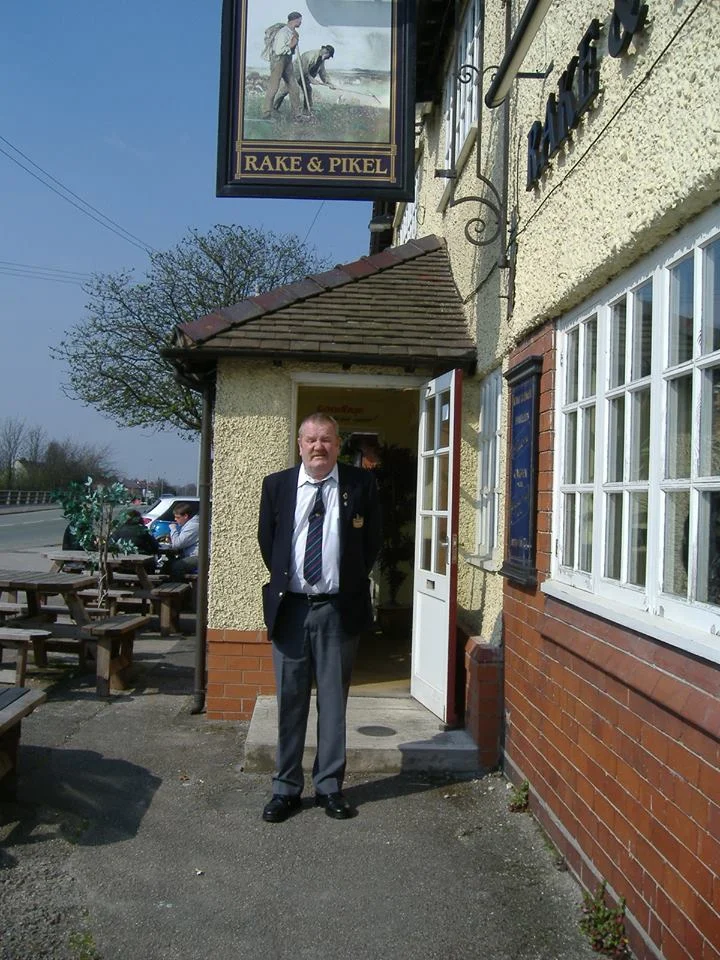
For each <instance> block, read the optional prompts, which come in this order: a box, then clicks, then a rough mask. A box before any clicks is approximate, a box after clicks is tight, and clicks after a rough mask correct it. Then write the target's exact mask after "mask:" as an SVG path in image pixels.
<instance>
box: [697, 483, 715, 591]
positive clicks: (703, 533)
mask: <svg viewBox="0 0 720 960" xmlns="http://www.w3.org/2000/svg"><path fill="white" fill-rule="evenodd" d="M700 507H701V509H700V524H699V530H698V589H697V598H698V600H702V601H703V603H716V604H720V492H718V491H717V490H715V491H713V492H712V493H706V494H703V496H702V498H701V505H700Z"/></svg>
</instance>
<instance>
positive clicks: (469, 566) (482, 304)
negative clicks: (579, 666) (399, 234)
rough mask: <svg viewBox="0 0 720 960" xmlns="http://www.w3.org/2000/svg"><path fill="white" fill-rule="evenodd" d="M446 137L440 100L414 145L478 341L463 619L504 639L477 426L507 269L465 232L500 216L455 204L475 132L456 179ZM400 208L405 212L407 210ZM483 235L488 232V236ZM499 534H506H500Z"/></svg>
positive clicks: (494, 13)
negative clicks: (483, 552)
mask: <svg viewBox="0 0 720 960" xmlns="http://www.w3.org/2000/svg"><path fill="white" fill-rule="evenodd" d="M486 12H487V17H488V22H487V23H486V30H485V63H486V64H492V63H498V62H499V60H500V57H501V56H502V43H503V37H504V3H503V2H502V0H486ZM449 55H450V51H448V56H449ZM448 63H449V60H448ZM448 68H449V67H448V65H447V64H446V69H448ZM486 82H487V80H486ZM500 132H501V131H500V127H499V125H498V123H497V120H496V118H495V117H490V118H489V126H488V128H487V130H483V133H482V138H481V140H482V142H481V153H482V158H483V172H484V174H485V176H487V177H488V178H489V179H490V180H494V179H497V182H498V185H499V183H500V180H499V177H498V172H499V164H500V146H501V143H500ZM446 136H447V131H446V129H445V122H444V111H443V104H442V103H437V104H434V105H433V108H432V110H431V111H430V112H429V113H427V114H426V116H425V118H424V122H423V126H422V131H421V133H420V135H419V136H418V138H417V143H416V146H417V157H418V163H419V165H420V166H421V169H422V174H421V179H420V188H419V195H418V200H417V202H418V232H419V235H420V236H424V235H427V234H436V235H438V236H442V237H444V239H445V241H446V243H447V246H448V253H449V256H450V261H451V263H452V269H453V275H454V277H455V282H456V284H457V286H458V289H459V292H460V296H461V297H462V298H463V300H465V301H466V304H465V310H466V316H467V322H468V329H469V331H470V333H471V334H472V336H473V338H474V339H475V341H476V343H477V352H478V366H477V373H476V375H475V376H474V377H471V378H466V379H465V382H464V385H463V405H462V430H461V437H462V439H461V464H460V517H459V536H458V618H459V621H460V623H461V625H462V626H463V627H464V628H465V629H466V630H467V631H468V632H470V633H471V634H477V635H481V636H483V637H484V638H485V639H487V640H491V641H493V642H495V643H499V642H500V638H501V613H502V592H503V583H502V579H501V578H500V577H499V576H498V575H497V572H496V571H497V569H498V568H499V565H500V564H499V562H497V560H496V561H493V562H487V561H485V560H480V559H478V558H477V556H476V550H477V541H476V531H477V492H478V429H479V393H480V384H481V382H482V379H483V378H484V376H485V375H486V374H487V373H490V372H491V371H492V370H493V369H495V368H496V367H498V366H500V365H501V364H502V356H503V352H502V351H503V340H502V336H501V333H502V331H503V329H504V327H505V326H506V324H507V299H506V297H507V284H508V281H507V270H506V269H501V268H500V267H498V259H499V256H500V249H499V245H498V243H497V242H496V243H494V244H492V245H490V246H487V247H479V246H475V245H473V244H472V243H471V242H470V241H469V240H468V239H467V237H466V233H465V229H466V224H467V223H468V221H469V220H471V219H473V218H475V217H477V216H478V215H479V216H482V217H483V218H485V219H486V220H487V224H488V229H489V231H490V233H491V232H492V230H493V227H494V225H495V221H494V219H493V216H492V214H491V213H490V212H489V210H488V209H487V208H483V207H481V205H480V204H478V203H477V202H473V201H471V202H467V203H461V204H459V205H457V206H455V207H450V205H449V204H450V203H451V201H452V200H453V199H455V200H458V199H461V198H463V197H473V196H477V195H478V193H479V192H482V191H481V190H480V185H479V183H478V180H477V178H476V167H477V140H476V136H475V132H473V133H472V134H471V135H470V137H468V140H467V142H466V144H465V146H464V148H463V150H462V151H461V153H460V155H459V157H458V158H457V161H456V169H457V172H458V178H457V179H456V180H454V181H453V180H449V179H445V178H440V177H435V170H437V169H441V168H443V167H444V166H445V160H444V153H445V143H446ZM399 213H400V215H401V211H400V212H399ZM398 219H399V218H398ZM470 229H472V227H471V228H470ZM482 236H483V238H487V237H488V236H489V234H488V233H484V234H483V235H482ZM500 454H501V461H504V444H501V451H500ZM500 466H501V474H500V475H501V476H503V475H504V462H501V465H500ZM502 499H504V498H501V505H500V518H499V523H500V530H501V531H502V530H503V528H504V503H503V502H502ZM500 536H501V540H502V533H501V535H500Z"/></svg>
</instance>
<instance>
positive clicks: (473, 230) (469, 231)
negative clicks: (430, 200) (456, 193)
mask: <svg viewBox="0 0 720 960" xmlns="http://www.w3.org/2000/svg"><path fill="white" fill-rule="evenodd" d="M478 179H479V180H481V181H482V183H484V184H485V186H486V187H487V188H488V190H489V191H490V192H491V193H492V196H493V199H492V200H489V199H488V198H487V197H479V196H477V197H476V196H472V197H458V198H457V199H456V200H453V201H452V202H451V203H450V204H449V206H450V207H457V206H458V205H459V204H461V203H477V204H479V205H480V206H481V207H486V208H487V209H488V210H489V211H490V213H491V214H492V217H493V219H494V224H493V222H492V221H488V220H487V219H486V218H485V217H483V216H482V215H481V212H480V211H478V214H477V216H475V217H471V218H470V219H469V220H468V221H467V223H466V224H465V237H466V239H467V240H468V241H469V242H470V243H472V244H473V245H474V246H476V247H488V246H490V244H491V243H494V242H495V241H496V240H497V238H498V237H499V236H500V230H501V227H502V216H503V214H502V209H503V204H502V200H501V198H500V194H499V193H498V191H497V189H496V187H495V185H494V184H493V183H491V182H490V181H489V180H488V179H486V178H485V177H478ZM487 231H491V232H490V233H488V235H487V236H485V234H486V232H487Z"/></svg>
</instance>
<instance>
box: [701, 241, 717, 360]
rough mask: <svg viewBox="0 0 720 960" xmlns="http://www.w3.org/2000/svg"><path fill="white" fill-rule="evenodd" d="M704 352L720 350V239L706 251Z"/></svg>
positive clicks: (704, 266) (704, 263)
mask: <svg viewBox="0 0 720 960" xmlns="http://www.w3.org/2000/svg"><path fill="white" fill-rule="evenodd" d="M703 268H704V276H705V283H704V285H703V340H702V342H703V352H704V353H711V352H712V351H713V350H720V240H716V241H715V242H714V243H711V244H710V246H709V247H707V249H706V250H705V252H704V262H703Z"/></svg>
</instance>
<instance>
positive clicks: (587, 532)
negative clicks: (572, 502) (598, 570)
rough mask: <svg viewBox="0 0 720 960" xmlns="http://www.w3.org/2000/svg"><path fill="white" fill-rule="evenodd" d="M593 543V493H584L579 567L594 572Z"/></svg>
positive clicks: (581, 511)
mask: <svg viewBox="0 0 720 960" xmlns="http://www.w3.org/2000/svg"><path fill="white" fill-rule="evenodd" d="M592 544H593V495H592V494H591V493H583V494H581V496H580V545H579V547H580V548H579V556H578V567H579V568H580V569H581V570H584V571H585V572H586V573H591V572H592Z"/></svg>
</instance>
